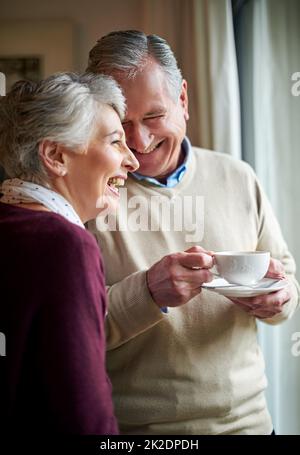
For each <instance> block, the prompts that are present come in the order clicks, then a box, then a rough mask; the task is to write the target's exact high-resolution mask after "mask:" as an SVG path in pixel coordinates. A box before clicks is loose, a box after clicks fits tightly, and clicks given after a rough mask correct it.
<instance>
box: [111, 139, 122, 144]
mask: <svg viewBox="0 0 300 455" xmlns="http://www.w3.org/2000/svg"><path fill="white" fill-rule="evenodd" d="M121 143H122V142H121V141H120V140H119V139H116V140H115V141H112V144H121Z"/></svg>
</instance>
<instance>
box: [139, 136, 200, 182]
mask: <svg viewBox="0 0 300 455" xmlns="http://www.w3.org/2000/svg"><path fill="white" fill-rule="evenodd" d="M181 149H182V151H183V153H184V154H185V158H184V161H183V163H182V164H181V165H180V166H179V167H178V168H177V169H175V171H173V172H172V174H170V175H169V176H168V177H167V181H166V183H161V182H159V181H158V180H157V179H156V178H155V177H148V176H146V175H142V174H139V173H138V172H133V173H132V175H133V177H135V178H136V179H137V180H144V181H146V182H149V183H152V184H154V185H156V186H160V187H162V188H173V187H174V186H176V185H178V183H179V182H180V181H181V179H182V177H183V176H184V174H185V173H186V170H187V167H188V165H189V162H190V159H191V149H192V146H191V143H190V141H189V139H188V138H187V137H185V138H184V139H183V141H182V144H181Z"/></svg>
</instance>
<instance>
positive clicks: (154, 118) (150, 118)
mask: <svg viewBox="0 0 300 455" xmlns="http://www.w3.org/2000/svg"><path fill="white" fill-rule="evenodd" d="M164 116H165V114H160V115H154V116H153V117H146V118H145V120H157V119H161V118H163V117H164Z"/></svg>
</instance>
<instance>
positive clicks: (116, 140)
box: [64, 105, 138, 222]
mask: <svg viewBox="0 0 300 455" xmlns="http://www.w3.org/2000/svg"><path fill="white" fill-rule="evenodd" d="M65 159H66V169H67V174H66V175H65V176H64V181H65V184H66V187H67V192H68V197H67V198H68V199H69V201H70V202H71V204H72V205H73V207H74V209H75V210H76V211H77V213H78V215H79V216H80V218H81V219H82V221H83V222H86V221H88V220H90V219H92V218H95V217H96V216H97V215H98V214H99V212H101V211H102V210H103V209H106V210H107V209H108V210H113V209H115V207H116V206H117V205H118V202H119V191H118V187H119V186H123V185H124V183H125V180H126V178H127V173H128V172H134V171H135V170H136V169H137V168H138V162H137V160H136V158H135V157H134V155H133V154H132V152H131V151H130V150H129V148H128V147H127V145H126V142H125V134H124V130H123V127H122V124H121V121H120V118H119V116H118V115H117V113H116V112H115V111H114V109H113V108H112V107H110V106H108V105H102V106H101V107H100V108H99V111H98V114H97V118H96V122H95V127H94V131H93V135H92V137H91V139H90V141H89V143H88V146H87V147H86V149H84V150H83V151H82V152H80V153H74V152H71V151H70V152H68V151H67V152H66V154H65Z"/></svg>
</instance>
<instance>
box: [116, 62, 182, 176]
mask: <svg viewBox="0 0 300 455" xmlns="http://www.w3.org/2000/svg"><path fill="white" fill-rule="evenodd" d="M115 78H116V79H117V80H118V82H119V84H120V85H121V87H122V89H123V93H124V95H125V97H126V102H127V114H126V118H125V119H124V122H123V128H124V130H125V134H126V142H127V145H128V147H129V148H130V149H131V150H132V152H133V153H134V155H135V156H136V158H137V160H138V162H139V164H140V168H139V171H138V172H139V173H140V174H142V175H145V176H149V177H156V178H158V179H161V180H163V179H164V178H165V177H166V176H168V175H169V174H171V173H172V172H173V171H174V170H175V169H176V168H177V166H178V164H179V163H180V161H181V159H182V157H181V143H182V140H183V138H184V136H185V133H186V120H187V119H188V110H187V107H188V100H187V89H186V82H185V81H184V82H183V84H182V90H181V94H180V97H179V99H178V100H177V101H175V100H174V97H173V98H172V96H171V95H170V93H169V90H168V87H167V85H166V77H165V75H164V73H163V72H162V70H161V69H160V67H159V65H158V64H157V63H155V62H149V63H147V65H146V66H145V67H144V69H143V70H142V71H141V72H140V73H138V74H137V76H136V77H135V78H134V79H131V80H127V79H124V78H122V77H118V76H116V75H115Z"/></svg>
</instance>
